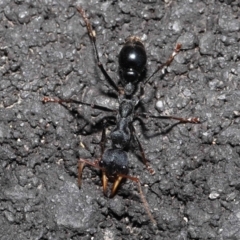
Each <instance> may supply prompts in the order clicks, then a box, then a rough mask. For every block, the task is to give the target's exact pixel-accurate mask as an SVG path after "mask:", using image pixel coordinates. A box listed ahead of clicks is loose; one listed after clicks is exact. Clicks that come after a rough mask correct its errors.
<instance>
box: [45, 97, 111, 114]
mask: <svg viewBox="0 0 240 240" xmlns="http://www.w3.org/2000/svg"><path fill="white" fill-rule="evenodd" d="M42 102H43V103H47V102H53V103H59V104H61V105H63V106H64V104H63V103H76V104H80V105H85V106H89V107H91V108H95V109H98V110H103V111H106V112H115V110H113V109H111V108H108V107H103V106H100V105H97V104H90V103H85V102H82V101H79V100H74V99H60V98H52V97H46V96H45V97H43V99H42Z"/></svg>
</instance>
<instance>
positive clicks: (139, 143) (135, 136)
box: [131, 126, 155, 174]
mask: <svg viewBox="0 0 240 240" xmlns="http://www.w3.org/2000/svg"><path fill="white" fill-rule="evenodd" d="M131 131H132V135H133V136H134V138H135V140H136V141H137V144H138V147H139V149H140V152H141V155H142V160H143V164H144V165H145V166H146V168H147V170H148V171H149V172H150V173H151V174H154V173H155V172H154V170H153V169H152V168H151V167H150V166H149V163H148V160H147V158H146V156H145V152H144V150H143V147H142V144H141V142H140V141H139V139H138V137H137V135H136V131H135V128H134V127H133V126H132V127H131Z"/></svg>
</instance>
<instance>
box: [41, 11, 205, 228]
mask: <svg viewBox="0 0 240 240" xmlns="http://www.w3.org/2000/svg"><path fill="white" fill-rule="evenodd" d="M77 11H78V12H79V13H80V15H81V16H82V18H83V20H84V22H85V24H86V27H87V31H88V35H89V37H90V40H91V42H92V45H93V47H94V51H95V55H96V60H97V64H98V67H99V69H100V70H101V72H102V73H103V75H104V76H105V78H106V80H107V82H108V83H109V85H110V86H111V88H112V89H113V91H114V92H115V93H116V95H117V96H118V102H119V108H118V110H116V111H115V110H112V109H109V108H107V107H102V106H99V105H96V104H94V105H91V104H88V103H84V102H82V101H78V100H74V99H68V100H64V99H56V98H50V97H44V98H43V102H44V103H46V102H55V103H59V104H62V105H63V106H64V103H76V104H81V105H86V106H89V107H92V108H94V109H99V110H103V111H111V112H115V113H116V114H115V116H114V115H113V116H112V117H111V119H109V117H105V118H103V119H102V123H103V130H102V137H101V142H100V147H101V157H100V158H99V159H97V160H95V161H94V162H92V161H89V160H87V159H83V158H80V159H79V161H78V185H79V187H80V186H81V179H82V172H83V168H84V166H85V165H88V166H92V167H94V168H97V169H100V170H101V172H102V184H103V192H104V194H105V195H106V196H107V185H108V179H109V180H111V181H112V182H113V185H112V189H111V193H110V197H113V196H114V195H115V194H116V191H117V189H118V187H119V185H120V183H121V182H122V180H123V179H130V180H132V181H133V182H135V183H137V186H138V189H139V193H140V197H141V199H142V202H143V204H144V207H145V209H146V212H147V214H148V216H149V218H150V219H151V221H152V222H153V223H154V224H156V222H155V220H154V218H153V216H152V214H151V212H150V210H149V206H148V203H147V201H146V199H145V197H144V195H143V192H142V188H141V183H140V180H139V178H137V177H133V176H130V175H128V161H129V160H128V155H127V151H128V149H129V146H130V143H131V141H135V142H136V143H137V145H138V148H139V150H140V152H141V157H142V161H143V164H144V165H145V166H146V168H147V169H148V171H149V172H150V173H151V174H153V173H154V171H153V169H151V167H150V166H149V163H148V161H147V159H146V157H145V153H144V150H143V147H142V145H141V143H140V141H139V140H138V138H137V136H136V133H135V129H134V126H133V122H134V121H135V120H137V119H139V118H140V117H145V118H146V117H150V118H165V119H174V120H178V123H200V120H199V118H196V117H193V118H187V119H185V118H180V117H174V116H152V115H148V114H147V113H139V112H136V110H137V108H138V107H139V105H140V104H141V101H142V99H143V96H144V87H145V86H146V84H147V83H148V82H149V80H150V79H151V78H152V77H153V76H154V75H155V74H156V73H157V72H159V71H160V70H161V71H162V72H163V73H164V71H165V70H166V68H167V67H168V66H169V65H170V64H171V62H172V61H173V59H174V57H175V56H176V55H177V54H178V52H179V51H180V49H181V44H177V45H176V47H175V49H174V51H173V53H172V55H171V56H170V57H169V59H168V60H167V61H166V62H165V63H164V64H162V65H160V66H158V68H157V69H156V70H155V71H154V72H153V73H152V74H151V75H150V77H148V78H147V79H146V80H145V81H144V80H143V78H144V73H145V70H146V63H147V55H146V50H145V47H144V45H143V42H142V41H141V39H140V38H139V37H136V36H130V37H128V38H127V39H126V42H125V44H124V46H123V47H122V49H121V51H120V53H119V59H118V61H119V74H120V86H118V85H117V84H116V83H115V81H114V80H113V79H112V78H111V77H110V76H109V75H108V73H107V71H106V70H105V68H104V66H103V64H102V63H101V61H100V57H99V53H98V49H97V45H96V33H95V31H94V30H93V29H92V25H91V23H90V21H89V19H88V18H87V16H86V13H85V11H84V10H83V9H82V8H81V7H77ZM139 84H140V87H138V85H139ZM112 119H114V120H113V122H114V125H115V127H114V128H113V130H112V131H111V134H110V140H111V144H112V146H111V148H108V149H105V143H106V126H107V125H109V124H112ZM110 120H111V122H110Z"/></svg>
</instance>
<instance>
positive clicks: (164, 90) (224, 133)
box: [0, 0, 240, 240]
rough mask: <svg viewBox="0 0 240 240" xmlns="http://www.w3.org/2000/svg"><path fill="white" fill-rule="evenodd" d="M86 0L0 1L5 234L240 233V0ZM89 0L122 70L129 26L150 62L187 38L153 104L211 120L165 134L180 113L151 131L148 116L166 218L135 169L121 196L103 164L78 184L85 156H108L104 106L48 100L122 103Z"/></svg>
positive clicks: (156, 194) (114, 64)
mask: <svg viewBox="0 0 240 240" xmlns="http://www.w3.org/2000/svg"><path fill="white" fill-rule="evenodd" d="M82 2H83V1H78V2H77V3H76V2H75V1H67V0H65V1H63V0H58V1H13V0H4V1H0V76H1V79H0V184H1V188H0V226H1V228H0V239H1V240H5V239H6V240H7V239H18V240H26V239H34V240H37V239H64V240H65V239H74V240H75V239H105V240H109V239H174V240H175V239H178V240H180V239H181V240H184V239H220V240H221V239H224V240H226V239H240V228H239V226H240V194H239V190H240V156H239V154H240V146H239V144H240V91H239V89H240V84H239V78H240V64H239V63H240V45H239V40H240V35H239V32H240V20H239V17H240V10H239V9H240V6H239V1H231V0H221V1H220V0H219V1H217V0H215V1H214V0H212V1H211V0H205V1H190V0H189V1H187V0H179V1H165V2H164V1H160V0H155V1H154V0H153V1H125V0H124V1H88V3H82ZM85 2H87V1H85ZM77 4H79V5H82V6H83V7H84V9H86V10H87V12H88V14H89V16H90V19H91V22H92V24H93V25H94V27H95V30H96V32H97V43H98V47H99V51H100V55H101V59H102V61H103V62H104V64H105V66H106V68H107V70H108V71H109V74H110V75H111V76H112V77H113V78H114V79H115V80H117V79H118V73H117V70H118V60H117V56H118V52H119V50H120V49H121V47H122V45H123V43H124V39H125V38H126V37H127V36H129V35H133V34H134V35H138V36H140V37H142V38H143V39H144V42H145V46H146V50H147V55H148V72H147V75H150V74H151V73H152V72H153V71H154V70H155V69H156V66H157V65H158V64H160V63H161V62H164V61H166V59H167V58H168V56H169V55H170V54H171V52H172V50H173V48H174V46H175V45H176V43H177V42H180V43H181V44H182V46H183V47H182V48H183V51H181V52H180V54H179V55H178V56H177V57H176V59H175V61H174V62H173V63H172V65H171V66H170V67H169V69H168V73H167V74H166V75H165V76H164V77H161V76H160V74H158V75H157V76H155V77H154V79H153V81H152V82H151V84H148V85H147V87H146V94H145V100H144V101H145V109H146V110H147V111H149V112H151V113H154V114H157V113H158V112H159V114H171V115H176V116H182V117H189V116H198V117H200V118H201V120H202V123H201V124H198V125H193V124H182V125H177V126H174V127H173V128H172V129H171V131H169V132H168V133H167V134H158V135H157V136H152V135H154V134H155V133H156V132H161V131H162V130H163V129H165V128H166V127H168V126H171V125H172V124H173V123H174V122H173V121H166V120H159V119H146V120H145V122H144V123H145V126H146V128H147V129H148V130H146V129H145V130H144V129H143V128H142V127H141V125H140V124H139V123H138V122H136V123H135V128H136V129H137V134H138V137H139V139H140V141H141V143H142V145H143V148H144V149H145V153H146V156H147V158H148V159H149V160H150V162H151V166H152V167H153V168H154V170H155V172H156V174H155V175H154V176H151V175H150V174H149V173H148V172H147V171H146V170H144V165H143V164H142V163H141V162H140V161H139V159H138V158H139V157H138V156H139V152H138V151H134V149H133V150H132V151H130V152H129V159H130V164H129V165H130V174H131V175H133V176H139V177H140V179H141V182H142V184H143V186H144V193H145V195H146V197H147V200H148V203H149V205H150V209H151V211H152V213H153V215H154V217H155V219H156V221H157V226H156V227H153V226H152V224H151V223H150V222H149V219H148V217H147V215H146V213H145V210H144V208H143V206H142V204H141V201H140V199H139V196H138V191H137V187H136V186H135V185H134V184H133V183H132V182H129V181H127V182H126V183H125V184H123V185H122V186H121V189H119V191H118V194H117V195H116V197H115V198H113V199H107V198H105V197H104V196H103V193H102V189H101V181H100V175H99V173H98V171H97V170H91V169H87V168H86V169H85V171H84V174H83V185H82V189H80V190H79V189H78V187H77V181H76V177H77V159H78V157H79V155H80V156H82V157H85V158H89V159H91V160H94V159H96V158H97V157H98V156H99V152H100V149H99V144H98V142H99V140H100V137H101V129H99V128H97V127H95V128H94V127H93V126H91V125H90V124H89V123H90V122H92V123H94V122H96V121H97V119H98V118H100V117H101V116H102V115H103V113H101V112H99V111H93V110H92V109H91V108H88V107H79V108H78V109H77V106H71V107H74V108H75V110H77V111H78V114H73V112H71V111H69V109H67V108H64V107H62V106H60V105H58V104H51V103H48V104H43V103H42V102H41V100H42V97H43V96H58V97H62V98H70V97H73V96H76V97H77V98H78V99H81V100H83V101H85V102H91V103H98V104H99V105H103V106H110V107H112V108H116V107H117V105H116V100H115V99H113V98H111V97H109V96H107V95H106V94H104V92H106V91H107V90H106V89H107V87H106V86H105V83H106V81H105V80H104V77H103V76H102V75H101V73H100V72H99V70H98V68H97V67H96V64H95V60H94V54H93V49H92V46H91V44H90V41H89V38H88V35H87V32H86V28H85V27H84V25H83V21H82V19H81V17H80V16H79V14H78V13H77V12H76V9H75V7H74V6H76V5H77ZM156 103H158V105H157V106H158V107H156ZM109 130H110V128H109ZM151 136H152V137H151Z"/></svg>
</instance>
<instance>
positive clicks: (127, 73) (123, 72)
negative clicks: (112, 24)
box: [118, 36, 147, 96]
mask: <svg viewBox="0 0 240 240" xmlns="http://www.w3.org/2000/svg"><path fill="white" fill-rule="evenodd" d="M118 62H119V72H120V79H121V84H122V85H123V86H124V90H125V91H124V93H125V94H126V96H131V95H132V94H133V92H134V91H135V88H136V85H137V82H138V81H139V79H140V77H141V75H142V73H143V72H144V71H145V68H146V63H147V54H146V51H145V47H144V45H143V43H142V42H141V40H140V38H138V37H135V36H131V37H129V38H128V39H127V40H126V43H125V44H124V46H123V48H122V49H121V51H120V53H119V61H118Z"/></svg>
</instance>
